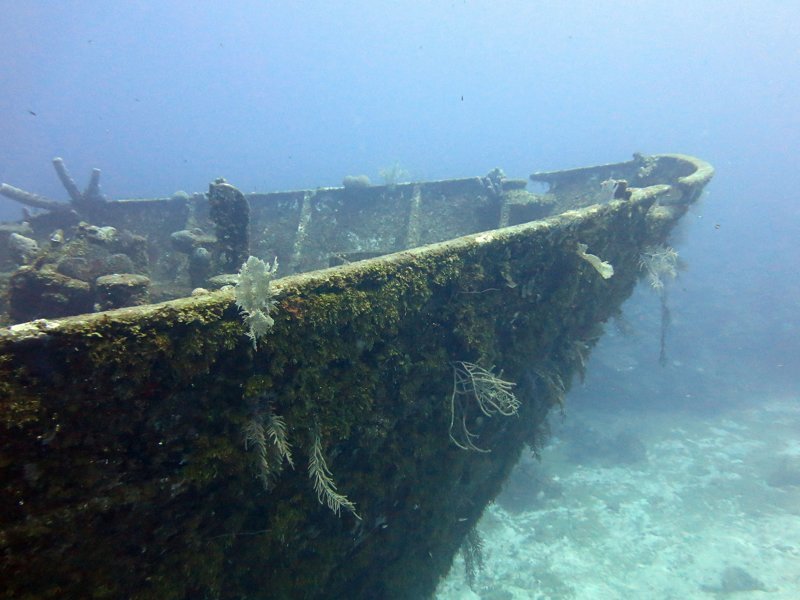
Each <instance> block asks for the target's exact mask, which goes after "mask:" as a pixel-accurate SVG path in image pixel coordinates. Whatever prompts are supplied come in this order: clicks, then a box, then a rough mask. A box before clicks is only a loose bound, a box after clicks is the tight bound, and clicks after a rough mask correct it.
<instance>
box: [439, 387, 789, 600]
mask: <svg viewBox="0 0 800 600" xmlns="http://www.w3.org/2000/svg"><path fill="white" fill-rule="evenodd" d="M720 406H723V408H720ZM552 429H553V436H552V439H551V441H550V443H549V444H548V446H547V447H546V448H545V449H544V451H543V453H542V460H541V461H540V462H537V461H536V460H535V459H533V458H532V457H529V456H526V457H525V458H524V459H523V460H522V461H521V462H520V464H519V465H518V466H517V468H516V470H515V472H514V474H513V475H512V476H511V478H510V479H509V481H508V482H507V485H506V489H505V491H504V492H503V494H501V496H500V497H499V498H498V500H497V502H495V503H494V504H492V505H490V506H489V507H488V508H487V510H486V512H485V513H484V517H483V519H482V520H481V522H480V523H479V525H478V532H479V533H480V536H481V537H482V539H483V551H482V555H483V562H484V566H483V569H478V570H477V571H476V572H475V576H474V581H473V585H472V587H470V586H469V585H468V584H467V580H466V577H465V569H464V561H463V559H462V557H461V556H459V557H458V558H457V559H456V561H455V563H454V565H453V568H452V569H451V572H450V574H449V576H448V578H447V579H445V580H444V581H443V582H442V583H441V584H440V586H439V589H438V592H437V595H436V598H437V600H451V599H465V600H467V599H477V598H480V599H482V600H512V599H523V598H524V599H534V598H535V599H542V600H544V599H587V600H588V599H615V598H620V599H622V598H625V599H630V598H647V599H686V598H698V599H703V598H710V599H713V598H733V599H748V598H770V599H776V600H777V599H797V598H800V435H799V434H800V397H796V396H793V395H791V394H788V395H783V396H781V395H779V394H778V395H775V396H773V397H769V398H758V399H751V400H749V401H745V402H742V401H740V402H737V403H734V404H730V405H728V404H725V402H716V403H715V408H714V409H713V410H707V411H700V410H697V409H692V408H687V407H686V406H683V407H676V408H674V409H672V410H670V409H664V408H663V407H662V408H660V409H659V410H647V409H643V408H641V407H635V406H626V407H622V408H619V407H617V408H615V409H614V410H609V409H608V408H604V407H602V406H600V403H599V402H595V403H592V402H588V401H586V399H583V400H581V401H579V402H577V403H576V404H573V405H571V406H570V407H569V410H568V413H567V414H566V416H565V417H564V418H563V419H562V418H559V417H558V416H556V417H555V418H554V419H553V425H552Z"/></svg>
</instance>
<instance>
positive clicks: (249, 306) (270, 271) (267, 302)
mask: <svg viewBox="0 0 800 600" xmlns="http://www.w3.org/2000/svg"><path fill="white" fill-rule="evenodd" d="M277 272H278V259H277V258H276V259H275V260H274V261H273V262H272V264H269V263H267V262H264V261H263V260H261V259H260V258H256V257H255V256H250V257H249V258H248V259H247V261H246V262H245V263H244V264H243V265H242V268H241V269H240V270H239V279H238V280H237V282H236V288H235V289H234V296H235V298H236V306H238V307H239V310H240V311H241V312H242V315H243V319H244V322H245V324H246V325H247V327H248V333H247V335H248V337H249V338H250V339H251V340H253V348H255V349H257V344H258V338H260V337H262V336H264V335H265V334H266V333H267V332H268V331H269V330H270V329H272V326H273V325H274V324H275V321H274V320H273V318H272V317H271V316H270V315H269V313H270V311H271V310H272V309H273V308H274V307H275V300H273V297H272V290H271V288H270V284H271V282H272V279H273V278H274V277H275V273H277Z"/></svg>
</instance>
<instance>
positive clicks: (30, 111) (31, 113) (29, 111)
mask: <svg viewBox="0 0 800 600" xmlns="http://www.w3.org/2000/svg"><path fill="white" fill-rule="evenodd" d="M28 114H29V115H33V116H34V117H36V116H37V114H36V113H35V112H33V111H32V110H30V109H28Z"/></svg>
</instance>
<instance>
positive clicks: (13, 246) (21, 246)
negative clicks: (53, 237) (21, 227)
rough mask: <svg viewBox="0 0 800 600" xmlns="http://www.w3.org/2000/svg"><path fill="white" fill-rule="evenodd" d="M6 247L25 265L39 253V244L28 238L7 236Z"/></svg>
mask: <svg viewBox="0 0 800 600" xmlns="http://www.w3.org/2000/svg"><path fill="white" fill-rule="evenodd" d="M8 247H9V249H10V250H11V252H12V254H14V256H15V257H16V258H17V259H18V260H19V261H20V262H22V263H26V262H28V261H29V260H31V259H32V258H33V257H34V256H36V255H37V254H38V253H39V244H37V243H36V240H32V239H31V238H29V237H25V236H24V235H20V234H18V233H12V234H11V235H10V236H8Z"/></svg>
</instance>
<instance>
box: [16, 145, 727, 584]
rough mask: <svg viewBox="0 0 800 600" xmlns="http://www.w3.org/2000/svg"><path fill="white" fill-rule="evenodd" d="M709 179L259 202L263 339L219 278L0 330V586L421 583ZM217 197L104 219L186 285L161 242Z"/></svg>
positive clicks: (124, 208) (672, 174)
mask: <svg viewBox="0 0 800 600" xmlns="http://www.w3.org/2000/svg"><path fill="white" fill-rule="evenodd" d="M712 175H713V169H712V168H711V167H710V166H709V165H708V164H707V163H704V162H703V161H700V160H698V159H695V158H692V157H688V156H683V155H656V156H652V157H636V158H635V159H634V160H633V161H630V162H626V163H619V164H613V165H603V166H598V167H591V168H585V169H574V170H570V171H561V172H554V173H540V174H534V175H533V176H532V178H534V179H536V180H538V181H542V182H545V183H547V184H548V185H549V190H548V191H547V192H546V193H544V194H539V195H535V194H530V193H528V192H526V191H525V190H524V189H523V186H524V182H522V184H520V182H515V181H510V180H503V179H498V178H492V177H491V176H490V177H487V178H475V179H467V180H457V181H444V182H432V183H418V184H402V185H397V186H388V187H387V186H380V187H377V186H376V187H367V188H358V189H347V188H343V189H341V188H339V189H326V190H316V191H313V192H287V193H282V194H258V195H250V196H248V197H247V200H248V203H249V209H250V226H249V227H250V231H249V234H250V251H251V252H252V253H253V254H258V255H260V256H263V257H264V258H269V259H271V258H272V257H273V256H277V257H278V259H279V263H280V264H281V265H284V267H283V269H284V270H283V271H282V272H281V275H284V276H282V277H281V278H280V279H278V280H276V281H274V282H273V286H272V288H273V292H274V300H275V306H274V308H273V310H272V311H271V313H270V314H271V316H272V318H274V326H273V327H272V328H271V330H270V331H269V333H268V334H267V335H266V336H265V337H263V338H261V339H260V340H259V343H258V348H257V349H254V347H253V344H252V342H251V340H250V339H248V337H247V336H246V335H245V334H246V328H245V325H244V324H243V322H242V318H241V315H240V314H239V311H238V310H237V307H236V305H235V304H234V296H233V291H232V290H231V289H229V288H227V289H225V288H224V289H222V290H220V291H216V292H209V293H203V294H199V295H195V296H192V297H184V298H177V299H174V300H169V301H166V302H163V303H160V304H146V305H140V306H133V307H128V308H121V309H117V310H111V311H105V312H97V313H94V314H86V315H80V316H72V317H66V318H62V319H49V318H41V319H38V320H34V321H30V322H25V323H20V324H17V325H14V326H12V327H8V328H6V329H4V330H3V331H2V332H0V417H2V428H3V432H2V437H0V469H2V485H3V493H2V500H1V501H2V506H1V507H0V545H2V551H3V562H2V565H0V572H1V575H0V577H1V578H2V581H3V582H4V585H3V588H2V590H0V595H2V597H5V598H50V597H52V598H56V597H57V598H63V597H97V598H164V599H167V598H415V599H417V598H424V597H426V596H428V595H430V594H431V593H432V592H433V590H434V588H435V585H436V583H437V581H438V580H439V578H440V577H442V576H443V575H444V574H445V573H446V572H447V570H448V569H449V567H450V564H451V562H452V559H453V556H454V555H455V553H456V552H457V551H458V549H459V548H460V547H461V545H462V543H463V542H464V540H465V537H466V536H467V534H468V532H469V531H470V530H471V528H472V527H473V526H474V524H475V523H476V521H477V520H478V518H479V517H480V515H481V513H482V511H483V509H484V507H485V506H486V504H487V503H488V502H490V501H491V500H492V499H493V498H494V496H495V495H496V494H497V493H498V491H499V489H500V486H501V484H502V482H503V480H504V478H505V477H506V475H507V474H508V472H509V471H510V469H511V467H512V466H513V465H514V463H515V462H516V460H517V458H518V456H519V454H520V452H521V451H522V449H523V448H524V446H525V445H526V444H527V445H529V446H531V447H532V448H534V449H537V448H539V447H541V445H542V443H543V441H544V439H543V436H544V431H545V428H544V419H545V415H546V414H547V412H548V411H549V410H550V409H551V408H552V407H553V406H557V405H559V404H560V403H561V402H563V399H564V396H565V394H566V392H567V390H568V388H569V385H570V381H571V380H572V378H573V376H574V375H575V374H576V373H580V372H581V371H582V369H583V366H584V364H585V361H586V359H587V358H588V353H589V352H590V350H591V348H592V346H593V345H594V344H595V343H596V341H597V339H598V338H599V336H600V335H601V333H602V324H603V323H604V322H605V321H606V320H607V319H608V318H609V317H610V316H612V315H614V314H615V313H616V312H618V310H619V308H620V305H621V304H622V302H623V301H624V300H625V299H626V298H627V297H628V296H629V295H630V293H631V291H632V290H633V287H634V286H635V285H636V282H637V281H638V280H639V279H640V277H641V276H642V269H641V266H640V259H641V256H642V253H643V252H645V250H647V249H648V248H649V249H652V248H657V247H659V246H660V245H662V244H664V243H665V241H666V240H667V236H668V234H669V232H670V231H671V229H672V228H673V227H674V225H675V224H676V223H677V222H678V220H679V219H680V217H681V216H682V215H683V214H684V213H685V212H686V210H687V208H688V206H689V205H690V204H691V203H692V202H694V201H696V200H697V198H698V197H699V195H700V193H701V191H702V189H703V187H704V186H705V184H706V183H707V182H708V181H709V180H710V178H711V176H712ZM622 180H626V182H627V186H626V185H624V184H623V183H622ZM206 206H207V200H206V198H205V197H201V196H195V197H190V198H185V199H182V200H181V201H175V200H171V201H167V200H164V201H130V202H128V203H109V206H108V207H107V209H106V210H107V214H105V215H103V218H102V221H103V222H102V223H99V224H100V225H113V226H115V227H123V226H124V227H127V228H128V229H131V230H133V231H134V233H135V227H136V224H137V223H138V224H140V226H144V225H142V224H147V227H148V228H147V232H148V234H149V235H150V236H151V238H152V239H150V242H149V243H150V244H151V245H152V248H151V250H150V260H151V265H152V267H153V272H152V279H153V288H154V289H159V281H160V280H161V281H162V284H161V288H160V289H161V291H160V292H157V293H156V296H155V297H156V298H158V297H159V296H158V295H157V294H163V295H164V297H168V296H169V295H170V294H173V295H178V294H179V293H180V292H181V290H177V289H171V288H170V286H169V284H168V282H169V281H170V280H172V281H174V280H175V277H172V279H170V277H167V276H165V275H163V274H164V273H167V272H168V271H169V268H168V267H169V265H170V264H172V263H175V262H176V261H175V258H174V257H171V256H170V253H169V251H168V250H167V244H168V241H167V240H168V239H169V236H170V235H171V232H174V231H177V230H181V229H184V228H186V227H187V223H190V222H191V223H194V224H196V223H198V222H199V223H203V219H204V218H205V217H204V216H203V214H202V213H203V211H204V210H206ZM540 217H542V218H540ZM167 219H171V221H170V222H169V223H167V222H166V220H167ZM459 236H461V237H459ZM376 255H377V256H376ZM364 257H371V258H366V259H365V260H358V259H362V258H364ZM170 261H172V262H170ZM335 263H344V264H339V265H338V266H334V267H330V268H323V267H327V266H328V265H329V264H335ZM610 270H613V275H612V274H611V273H610ZM159 273H161V274H162V275H159ZM183 286H184V288H185V289H184V290H183V292H184V293H186V292H188V290H189V289H190V287H191V286H190V282H189V281H188V278H187V281H186V282H185V283H184V284H183ZM177 287H178V288H180V287H181V285H180V284H179V285H178V286H177ZM487 385H488V387H486V386H487ZM504 392H505V393H506V394H510V396H508V395H505V396H504V395H503V393H504ZM512 398H513V401H512V400H511V399H512Z"/></svg>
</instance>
